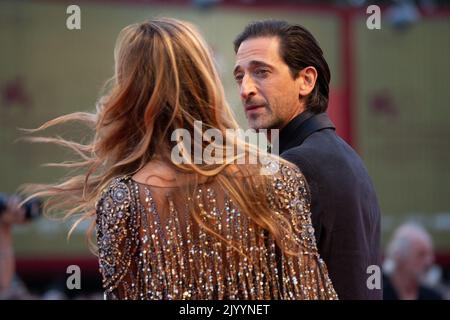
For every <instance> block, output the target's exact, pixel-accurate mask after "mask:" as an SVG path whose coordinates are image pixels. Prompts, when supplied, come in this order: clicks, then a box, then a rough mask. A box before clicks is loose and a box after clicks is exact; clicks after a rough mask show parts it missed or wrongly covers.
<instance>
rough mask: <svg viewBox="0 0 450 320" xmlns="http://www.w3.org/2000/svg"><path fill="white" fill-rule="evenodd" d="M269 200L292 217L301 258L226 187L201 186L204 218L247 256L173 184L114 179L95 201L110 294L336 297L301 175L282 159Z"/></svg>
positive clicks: (113, 296) (105, 282)
mask: <svg viewBox="0 0 450 320" xmlns="http://www.w3.org/2000/svg"><path fill="white" fill-rule="evenodd" d="M280 169H281V170H279V171H278V173H277V174H275V175H273V176H272V177H271V181H272V185H271V186H269V188H270V189H269V190H270V192H268V194H267V197H268V201H269V203H270V205H271V208H272V209H273V210H274V212H275V214H283V215H285V216H286V217H287V218H288V219H290V221H291V223H292V226H293V228H294V230H295V235H296V239H297V241H298V242H300V243H301V244H302V247H301V248H302V249H301V253H300V255H299V256H294V257H292V256H288V255H285V254H283V253H282V252H281V250H280V249H279V248H278V246H277V245H276V244H275V241H274V239H273V238H272V237H271V236H270V235H269V233H268V232H267V231H266V230H263V229H262V228H261V227H259V226H258V225H256V224H255V223H254V222H253V221H251V220H250V219H249V218H247V217H246V216H245V215H244V214H241V213H240V211H239V208H237V206H236V205H235V204H234V203H233V201H232V200H231V199H230V197H229V196H228V195H227V193H226V191H223V190H221V189H220V188H217V187H216V186H214V185H207V184H205V185H199V187H198V189H197V192H196V196H197V197H198V199H200V207H201V212H200V216H201V218H202V219H204V221H207V222H208V223H209V224H208V225H211V226H213V227H214V231H215V232H217V233H218V234H220V235H222V236H223V237H224V238H225V239H227V240H231V241H233V243H236V244H237V246H238V247H239V249H240V250H242V252H243V253H245V255H243V254H239V253H238V252H237V250H235V249H233V248H232V246H230V245H228V244H226V243H225V242H224V241H223V240H220V239H219V238H217V237H216V236H214V235H212V234H211V233H209V232H208V231H205V230H204V228H199V227H198V223H197V222H196V221H193V218H192V217H191V216H190V214H189V213H188V212H189V211H188V210H187V203H188V201H190V198H188V197H187V196H184V195H183V194H180V193H179V191H178V190H176V189H172V188H160V187H154V186H151V185H147V184H143V183H139V182H137V181H135V180H133V179H132V178H131V177H130V176H121V177H117V178H115V179H114V180H113V181H112V182H111V183H110V184H109V186H107V187H106V188H105V190H104V191H103V193H102V195H101V197H100V199H99V200H98V202H97V207H96V208H97V220H96V222H97V226H96V230H97V242H98V248H99V252H98V254H99V265H100V273H101V275H102V278H103V288H104V293H105V298H106V299H251V300H254V299H337V295H336V293H335V291H334V288H333V285H332V283H331V280H330V279H329V277H328V272H327V269H326V266H325V263H324V262H323V260H322V259H320V256H319V254H318V252H317V248H316V241H315V238H314V229H313V227H312V224H311V217H310V209H309V206H310V205H309V194H308V189H307V186H306V182H305V179H304V177H303V175H302V174H301V173H300V171H298V170H297V169H293V168H291V167H289V166H287V165H284V164H282V165H281V167H280Z"/></svg>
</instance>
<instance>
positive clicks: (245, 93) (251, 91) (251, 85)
mask: <svg viewBox="0 0 450 320" xmlns="http://www.w3.org/2000/svg"><path fill="white" fill-rule="evenodd" d="M255 94H256V86H255V82H254V81H253V79H252V78H251V77H249V76H248V75H245V76H244V77H243V78H242V83H241V98H242V99H243V100H247V99H248V98H251V97H252V96H254V95H255Z"/></svg>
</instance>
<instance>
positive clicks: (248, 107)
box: [234, 20, 382, 299]
mask: <svg viewBox="0 0 450 320" xmlns="http://www.w3.org/2000/svg"><path fill="white" fill-rule="evenodd" d="M234 49H235V52H236V66H235V68H234V76H235V79H236V82H237V83H238V85H239V88H240V96H241V100H242V103H243V105H244V108H245V114H246V117H247V120H248V123H249V126H250V127H251V128H253V129H280V137H279V138H280V140H279V143H280V144H279V151H280V154H281V156H282V157H283V158H285V159H286V160H289V161H291V162H293V163H295V164H296V165H297V166H298V167H299V168H300V169H301V170H302V172H303V174H304V175H305V177H306V179H307V181H308V183H309V187H310V190H311V211H312V221H313V225H314V228H315V235H316V238H317V244H318V249H319V253H320V254H321V257H322V258H323V259H324V261H325V263H326V264H327V267H328V270H329V274H330V278H331V280H332V282H333V285H334V287H335V289H336V291H337V293H338V296H339V298H340V299H381V298H382V290H381V288H376V285H375V288H373V286H371V284H372V283H370V280H369V277H370V276H371V275H372V274H371V273H368V267H369V266H371V265H377V266H380V263H381V260H380V259H381V257H380V243H379V242H380V209H379V206H378V200H377V197H376V194H375V190H374V187H373V185H372V182H371V179H370V177H369V175H368V173H367V170H366V168H365V166H364V164H363V162H362V161H361V159H360V157H359V156H358V155H357V154H356V152H355V151H354V150H353V149H352V148H351V147H350V146H349V145H348V144H347V143H345V142H344V141H343V140H342V139H341V138H340V137H339V136H337V135H336V133H335V127H334V125H333V123H332V122H331V120H330V119H329V118H328V116H327V114H326V113H325V112H326V110H327V107H328V92H329V82H330V70H329V68H328V64H327V62H326V61H325V58H324V56H323V52H322V49H321V48H320V47H319V45H318V43H317V42H316V40H315V39H314V37H313V36H312V34H311V33H310V32H309V31H308V30H306V29H305V28H304V27H302V26H300V25H291V24H288V23H286V22H284V21H276V20H265V21H258V22H254V23H251V24H250V25H248V26H247V27H246V28H245V30H244V31H243V32H242V33H241V34H240V35H238V37H237V38H236V40H235V41H234ZM370 270H373V269H372V268H370ZM379 275H380V277H381V274H379ZM368 280H369V281H368Z"/></svg>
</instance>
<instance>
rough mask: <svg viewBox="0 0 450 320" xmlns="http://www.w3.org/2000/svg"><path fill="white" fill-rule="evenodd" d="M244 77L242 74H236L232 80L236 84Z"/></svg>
mask: <svg viewBox="0 0 450 320" xmlns="http://www.w3.org/2000/svg"><path fill="white" fill-rule="evenodd" d="M243 77H244V76H243V75H242V74H236V75H235V76H234V80H236V81H237V82H240V81H242V78H243Z"/></svg>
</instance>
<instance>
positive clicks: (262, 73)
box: [255, 69, 269, 76]
mask: <svg viewBox="0 0 450 320" xmlns="http://www.w3.org/2000/svg"><path fill="white" fill-rule="evenodd" d="M255 73H256V74H257V75H259V76H264V75H266V74H267V73H269V70H266V69H258V70H256V71H255Z"/></svg>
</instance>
